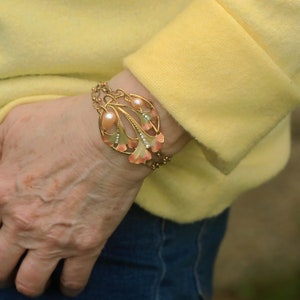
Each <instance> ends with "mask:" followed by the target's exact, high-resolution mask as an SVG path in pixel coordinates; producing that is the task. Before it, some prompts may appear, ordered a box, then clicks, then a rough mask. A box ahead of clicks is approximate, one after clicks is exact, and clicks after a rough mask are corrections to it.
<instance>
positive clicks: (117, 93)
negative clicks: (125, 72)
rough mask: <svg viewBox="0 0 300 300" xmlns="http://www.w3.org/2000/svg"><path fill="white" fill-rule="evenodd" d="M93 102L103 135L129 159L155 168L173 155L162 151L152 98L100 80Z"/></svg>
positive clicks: (104, 138)
mask: <svg viewBox="0 0 300 300" xmlns="http://www.w3.org/2000/svg"><path fill="white" fill-rule="evenodd" d="M92 101H93V106H94V108H95V109H96V110H97V112H98V114H99V122H98V125H99V130H100V134H101V137H102V139H103V141H104V142H105V143H106V144H107V145H108V146H110V147H111V148H113V149H114V150H116V151H118V152H121V153H125V154H128V155H129V157H128V160H129V162H131V163H134V164H145V165H147V166H149V167H150V168H151V169H153V170H155V169H156V168H158V167H159V166H161V165H165V164H166V163H167V162H168V161H170V159H171V157H170V156H168V155H165V154H163V153H162V152H161V151H160V149H161V148H162V145H163V143H164V135H163V134H162V133H161V132H160V118H159V115H158V112H157V110H156V108H155V107H154V105H153V104H152V102H151V101H150V100H148V99H146V98H144V97H142V96H140V95H136V94H128V93H126V92H125V91H124V90H122V89H116V90H112V89H111V88H110V87H109V86H108V83H107V82H100V83H98V84H97V85H96V87H94V88H93V89H92Z"/></svg>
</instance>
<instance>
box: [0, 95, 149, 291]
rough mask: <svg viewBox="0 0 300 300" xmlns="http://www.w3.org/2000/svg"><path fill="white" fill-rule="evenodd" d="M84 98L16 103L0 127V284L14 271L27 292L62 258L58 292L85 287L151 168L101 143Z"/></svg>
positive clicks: (43, 282)
mask: <svg viewBox="0 0 300 300" xmlns="http://www.w3.org/2000/svg"><path fill="white" fill-rule="evenodd" d="M90 101H91V100H90V96H89V95H84V96H78V97H70V98H64V99H58V100H53V101H47V102H39V103H34V104H27V105H22V106H19V107H17V108H15V109H13V110H12V111H11V113H9V115H8V116H7V118H6V119H5V121H4V122H3V124H2V125H1V145H2V146H1V153H2V157H1V164H0V218H1V222H2V227H1V230H0V266H1V267H0V282H1V283H2V285H4V284H5V283H6V282H7V280H8V279H9V278H10V277H11V276H12V274H13V273H14V272H15V271H16V272H17V273H16V278H15V284H16V287H17V289H18V290H19V291H20V292H21V293H24V294H25V295H28V296H36V295H39V294H41V293H42V292H43V291H44V289H45V287H46V285H47V282H48V280H49V277H50V275H51V273H52V272H53V270H54V269H55V267H56V266H57V264H58V262H59V261H60V260H61V259H65V260H64V267H63V271H62V275H61V288H62V291H63V292H64V293H65V294H67V295H74V294H77V293H78V292H80V291H81V290H82V289H83V288H84V287H85V285H86V283H87V281H88V278H89V275H90V272H91V270H92V267H93V265H94V263H95V261H96V259H97V257H98V256H99V254H100V252H101V249H102V248H103V246H104V245H105V242H106V240H107V239H108V237H109V236H110V235H111V233H112V232H113V231H114V229H115V228H116V227H117V225H118V224H119V223H120V221H121V220H122V218H123V217H124V215H125V214H126V212H127V211H128V209H129V207H130V206H131V204H132V202H133V200H134V199H135V196H136V194H137V193H138V191H139V189H140V187H141V184H142V182H143V179H144V178H145V177H146V176H147V175H148V174H149V173H150V170H148V168H146V167H145V166H137V165H132V164H130V163H129V162H128V160H127V159H128V158H127V156H126V155H123V154H119V153H117V152H115V151H114V150H112V149H110V148H109V147H108V146H106V145H104V144H103V142H102V140H101V137H100V135H99V131H98V127H97V119H98V115H97V112H96V111H95V110H93V108H92V104H91V102H90ZM23 255H25V256H24V258H23V260H22V262H21V264H20V267H19V268H18V270H14V269H15V268H16V266H17V264H18V262H19V260H20V259H21V257H22V256H23Z"/></svg>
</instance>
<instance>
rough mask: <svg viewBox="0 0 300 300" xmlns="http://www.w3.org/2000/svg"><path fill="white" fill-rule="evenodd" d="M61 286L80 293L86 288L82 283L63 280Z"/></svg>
mask: <svg viewBox="0 0 300 300" xmlns="http://www.w3.org/2000/svg"><path fill="white" fill-rule="evenodd" d="M61 286H62V287H63V288H64V289H66V290H70V291H80V290H82V289H83V288H84V284H82V283H81V282H80V281H76V280H70V279H65V278H61Z"/></svg>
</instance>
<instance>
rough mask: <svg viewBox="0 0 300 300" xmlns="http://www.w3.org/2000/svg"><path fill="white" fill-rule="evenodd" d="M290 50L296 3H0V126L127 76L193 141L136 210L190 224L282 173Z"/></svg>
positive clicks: (295, 50)
mask: <svg viewBox="0 0 300 300" xmlns="http://www.w3.org/2000/svg"><path fill="white" fill-rule="evenodd" d="M299 49H300V2H299V1H298V0H270V1H257V0H245V1H239V0H218V1H214V0H197V1H188V0H173V1H161V0H144V1H137V0H135V1H121V0H111V1H104V0H98V1H94V0H88V1H79V0H74V1H62V0H61V1H60V0H55V1H39V0H29V1H22V0H10V1H1V2H0V105H1V107H2V109H1V112H0V117H1V119H3V118H4V117H5V115H6V114H7V113H8V112H9V110H10V109H12V108H13V107H14V106H15V105H19V104H22V103H30V102H32V101H42V100H45V99H51V98H57V97H59V96H64V95H74V94H79V93H85V92H87V91H88V90H89V89H90V87H91V86H93V85H94V83H95V81H96V80H103V79H109V78H110V77H112V76H113V75H115V74H116V73H118V72H119V71H121V70H122V69H123V68H124V67H126V68H128V69H130V70H131V72H133V74H134V75H135V76H136V77H137V78H138V79H139V80H140V81H141V82H142V83H143V84H144V85H145V86H146V87H147V88H148V89H149V91H150V92H151V93H152V94H153V95H154V96H156V98H157V99H158V100H159V101H160V102H161V103H162V105H163V106H164V107H165V108H166V109H167V110H168V111H169V112H170V113H171V114H172V115H173V116H174V118H176V119H177V120H178V122H179V123H180V124H181V125H182V126H183V127H184V128H185V129H186V130H187V131H189V132H190V133H191V135H192V136H193V137H194V138H195V139H194V141H193V142H191V143H190V144H189V145H188V146H187V147H186V148H185V149H184V150H183V151H182V152H181V153H179V154H178V155H176V157H174V159H173V161H172V163H170V164H169V165H168V166H166V167H164V168H161V169H159V170H158V171H156V172H154V173H153V175H151V176H150V177H149V178H148V179H147V180H146V181H145V183H144V186H143V188H142V190H141V192H140V194H139V195H138V197H137V200H136V202H137V203H138V204H139V205H141V206H142V207H144V208H145V209H147V210H148V211H150V212H152V213H154V214H156V215H159V216H162V217H166V218H168V219H171V220H174V221H177V222H192V221H194V220H199V219H202V218H205V217H210V216H213V215H216V214H218V213H220V212H221V211H222V210H224V209H225V208H226V207H228V206H229V205H231V203H232V202H233V201H234V200H235V199H236V198H237V197H238V196H239V195H240V194H241V193H243V192H245V191H247V190H249V189H251V188H253V187H255V186H257V185H259V184H261V183H262V182H265V181H266V180H268V179H270V178H271V177H272V176H274V175H275V174H276V173H278V172H279V171H280V170H281V169H282V168H283V167H284V165H285V163H286V161H287V159H288V156H289V142H290V141H289V114H290V112H291V111H292V110H293V109H294V108H295V107H296V106H297V105H299V103H300V72H299V70H300V51H299Z"/></svg>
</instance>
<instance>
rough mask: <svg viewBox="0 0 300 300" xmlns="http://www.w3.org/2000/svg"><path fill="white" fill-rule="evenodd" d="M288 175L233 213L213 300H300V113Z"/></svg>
mask: <svg viewBox="0 0 300 300" xmlns="http://www.w3.org/2000/svg"><path fill="white" fill-rule="evenodd" d="M292 139H293V144H292V153H291V158H290V161H289V163H288V165H287V167H286V168H285V170H284V171H283V172H282V173H281V174H279V175H278V176H277V177H276V178H274V179H273V180H272V181H270V182H269V183H267V184H265V185H263V186H261V187H260V188H258V189H256V190H254V191H251V192H249V193H247V194H245V195H244V196H243V197H242V198H240V200H239V201H237V202H236V203H235V205H234V206H233V207H232V210H231V218H230V221H229V225H228V232H227V235H226V237H225V240H224V242H223V244H222V246H221V250H220V254H219V257H218V260H217V263H216V269H215V295H214V298H213V300H300V203H299V200H300V109H298V110H297V111H296V112H295V113H294V114H293V122H292Z"/></svg>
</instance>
